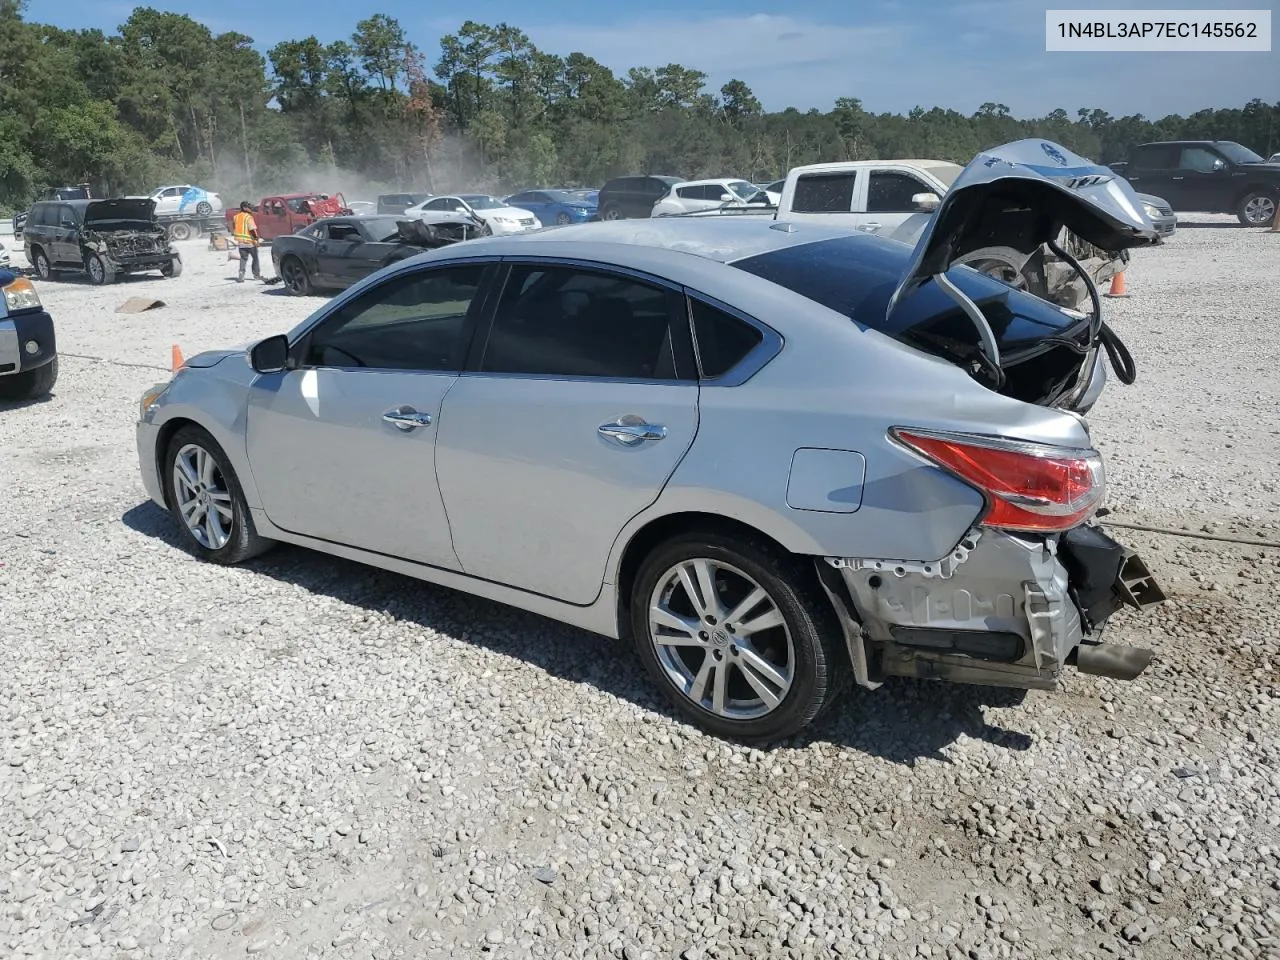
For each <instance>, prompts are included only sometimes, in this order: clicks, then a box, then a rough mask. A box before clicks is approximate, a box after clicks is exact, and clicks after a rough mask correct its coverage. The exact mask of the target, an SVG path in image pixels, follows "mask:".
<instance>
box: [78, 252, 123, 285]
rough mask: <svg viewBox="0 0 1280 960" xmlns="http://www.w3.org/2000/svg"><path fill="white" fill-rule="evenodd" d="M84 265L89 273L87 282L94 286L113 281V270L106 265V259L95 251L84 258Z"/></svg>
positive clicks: (114, 277) (114, 276) (114, 275)
mask: <svg viewBox="0 0 1280 960" xmlns="http://www.w3.org/2000/svg"><path fill="white" fill-rule="evenodd" d="M84 267H85V270H86V271H87V272H88V274H89V282H90V283H92V284H93V285H94V286H95V287H101V286H103V285H105V284H108V283H114V282H115V279H116V274H115V271H114V270H112V269H111V267H110V266H108V264H107V261H106V260H104V259H103V258H102V257H101V256H99V255H98V254H96V253H91V254H89V256H88V257H87V258H85V262H84Z"/></svg>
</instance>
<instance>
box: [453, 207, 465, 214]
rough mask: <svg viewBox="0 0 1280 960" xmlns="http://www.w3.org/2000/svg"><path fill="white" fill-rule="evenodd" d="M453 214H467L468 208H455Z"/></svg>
mask: <svg viewBox="0 0 1280 960" xmlns="http://www.w3.org/2000/svg"><path fill="white" fill-rule="evenodd" d="M453 212H454V213H466V212H467V208H466V207H454V208H453Z"/></svg>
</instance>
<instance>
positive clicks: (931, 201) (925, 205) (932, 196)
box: [911, 190, 942, 213]
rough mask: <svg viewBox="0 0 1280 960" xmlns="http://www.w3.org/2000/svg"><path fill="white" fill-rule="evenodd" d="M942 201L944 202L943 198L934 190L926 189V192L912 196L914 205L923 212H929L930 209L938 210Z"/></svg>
mask: <svg viewBox="0 0 1280 960" xmlns="http://www.w3.org/2000/svg"><path fill="white" fill-rule="evenodd" d="M940 203H942V200H941V199H940V198H939V197H938V195H937V194H936V193H934V192H933V191H932V190H926V191H925V192H924V193H917V194H913V195H912V197H911V204H912V206H914V207H915V208H916V209H917V210H919V211H921V212H922V213H929V212H930V211H933V210H937V209H938V204H940Z"/></svg>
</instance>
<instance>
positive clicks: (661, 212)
mask: <svg viewBox="0 0 1280 960" xmlns="http://www.w3.org/2000/svg"><path fill="white" fill-rule="evenodd" d="M726 205H727V206H752V205H754V206H760V207H771V206H776V204H771V203H770V202H769V197H768V195H767V194H766V193H765V192H764V191H763V190H761V189H760V188H759V187H757V186H756V185H755V184H754V183H747V181H745V180H733V179H721V180H688V181H685V182H683V183H673V184H672V185H671V189H670V190H668V191H667V192H666V194H665V195H664V196H662V197H659V198H658V200H657V202H655V203H654V205H653V209H652V211H651V212H650V214H649V215H650V216H652V217H666V216H672V215H678V214H682V213H694V212H695V211H698V210H713V209H715V208H717V207H723V206H726Z"/></svg>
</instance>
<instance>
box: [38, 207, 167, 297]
mask: <svg viewBox="0 0 1280 960" xmlns="http://www.w3.org/2000/svg"><path fill="white" fill-rule="evenodd" d="M22 243H23V246H24V247H25V249H26V253H27V262H28V263H30V264H31V265H32V266H33V267H35V268H36V273H37V274H39V276H40V279H41V280H51V279H53V278H54V277H55V276H56V275H57V274H58V273H59V272H62V271H71V272H80V271H84V272H85V273H87V274H88V275H89V281H90V282H91V283H94V284H104V283H113V282H114V281H115V279H116V277H118V276H119V275H120V274H126V273H138V272H141V271H143V270H159V271H160V273H161V274H162V275H163V276H166V277H176V276H178V274H180V273H181V272H182V256H181V254H179V253H178V251H177V250H176V249H175V248H174V246H173V244H172V243H170V242H169V235H168V233H167V231H166V230H165V228H164V227H162V226H161V225H160V224H159V223H157V222H156V202H155V201H154V200H152V199H150V198H147V197H144V198H133V197H117V198H115V199H112V200H41V201H38V202H37V203H34V204H32V205H31V212H30V214H29V215H28V217H27V223H26V229H25V230H24V231H23V234H22Z"/></svg>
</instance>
